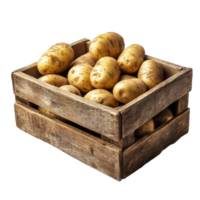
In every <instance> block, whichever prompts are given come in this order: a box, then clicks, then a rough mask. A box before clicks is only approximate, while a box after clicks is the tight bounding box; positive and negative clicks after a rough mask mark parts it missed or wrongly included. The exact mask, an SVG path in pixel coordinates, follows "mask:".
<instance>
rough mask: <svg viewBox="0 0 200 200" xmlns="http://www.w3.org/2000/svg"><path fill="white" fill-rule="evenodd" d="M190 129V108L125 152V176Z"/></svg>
mask: <svg viewBox="0 0 200 200" xmlns="http://www.w3.org/2000/svg"><path fill="white" fill-rule="evenodd" d="M188 130H189V109H187V110H186V111H185V112H184V113H182V114H181V115H179V116H177V117H176V118H175V119H173V120H172V121H170V122H168V123H167V124H166V125H165V126H162V127H161V128H158V130H155V132H154V133H151V134H149V135H147V136H145V137H143V138H142V139H140V140H138V141H137V142H136V143H135V144H133V145H132V146H130V147H129V148H128V149H126V150H125V151H124V152H123V178H126V177H127V176H129V175H130V174H132V173H133V172H135V171H136V170H138V169H139V168H141V167H142V166H143V165H145V164H146V163H147V162H149V161H150V160H152V159H153V158H155V157H156V156H157V155H159V154H160V153H161V152H162V151H163V150H164V149H165V148H167V147H168V146H169V145H171V144H173V143H174V142H176V141H177V140H178V139H179V138H180V137H182V136H183V135H184V134H186V133H187V132H188Z"/></svg>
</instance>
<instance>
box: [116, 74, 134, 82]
mask: <svg viewBox="0 0 200 200" xmlns="http://www.w3.org/2000/svg"><path fill="white" fill-rule="evenodd" d="M132 78H136V77H135V76H130V75H122V76H120V78H119V81H123V80H128V79H132Z"/></svg>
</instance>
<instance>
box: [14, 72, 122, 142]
mask: <svg viewBox="0 0 200 200" xmlns="http://www.w3.org/2000/svg"><path fill="white" fill-rule="evenodd" d="M13 77H14V80H13V81H14V93H15V95H16V96H19V97H20V98H22V99H25V100H27V101H29V102H32V103H34V104H36V105H38V106H41V107H43V108H45V109H47V110H49V111H50V112H53V113H55V114H57V115H59V116H61V117H63V118H65V119H67V120H70V121H72V122H74V123H77V124H79V125H81V126H83V127H85V128H88V129H90V130H93V131H95V132H97V133H99V134H102V135H105V136H107V137H109V138H111V139H113V140H120V139H121V115H120V113H119V112H118V111H116V110H115V109H113V108H110V107H108V106H105V105H101V104H97V103H94V102H91V101H89V100H87V99H84V98H83V97H79V96H78V95H74V94H72V93H66V92H65V91H63V90H61V89H59V88H57V87H55V86H52V85H50V84H47V83H44V82H42V81H40V80H37V79H35V78H33V77H31V76H29V75H27V74H24V73H22V72H15V73H14V75H13Z"/></svg>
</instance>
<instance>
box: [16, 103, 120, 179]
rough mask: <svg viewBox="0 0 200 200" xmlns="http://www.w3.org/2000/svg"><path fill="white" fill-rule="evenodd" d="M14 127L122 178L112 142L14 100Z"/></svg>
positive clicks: (115, 149) (108, 173) (118, 157)
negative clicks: (15, 125)
mask: <svg viewBox="0 0 200 200" xmlns="http://www.w3.org/2000/svg"><path fill="white" fill-rule="evenodd" d="M15 114H16V124H17V127H18V128H20V129H22V130H23V131H25V132H27V133H29V134H31V135H33V136H35V137H37V138H39V139H41V140H43V141H45V142H47V143H49V144H51V145H53V146H55V147H57V148H58V149H60V150H62V151H64V152H65V153H67V154H69V155H71V156H73V157H74V158H76V159H78V160H80V161H81V162H83V163H85V164H87V165H89V166H91V167H93V168H95V169H97V170H99V171H101V172H103V173H105V174H107V175H108V176H110V177H112V178H114V179H116V180H121V177H122V174H121V172H122V169H121V167H122V152H121V149H120V148H119V147H117V146H115V145H112V144H109V143H108V142H106V141H103V140H101V139H99V138H96V137H95V136H92V135H90V134H88V133H86V132H84V131H82V130H80V129H77V128H74V127H72V126H70V125H68V124H65V123H63V122H60V121H58V120H55V119H51V118H49V117H47V116H45V115H43V114H42V113H40V112H39V111H38V110H35V109H33V108H31V107H29V106H27V105H26V104H23V103H21V102H16V103H15Z"/></svg>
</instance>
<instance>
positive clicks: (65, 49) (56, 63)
mask: <svg viewBox="0 0 200 200" xmlns="http://www.w3.org/2000/svg"><path fill="white" fill-rule="evenodd" d="M73 60H74V50H73V49H72V47H71V46H69V45H68V44H66V43H64V42H62V43H58V44H55V45H53V46H52V47H51V48H50V49H48V50H47V51H46V52H45V53H44V54H43V55H42V56H41V57H40V59H39V60H38V62H37V68H38V71H39V72H40V74H42V75H46V74H60V73H62V72H64V71H65V70H66V69H67V68H68V67H69V66H70V64H71V63H72V61H73Z"/></svg>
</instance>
